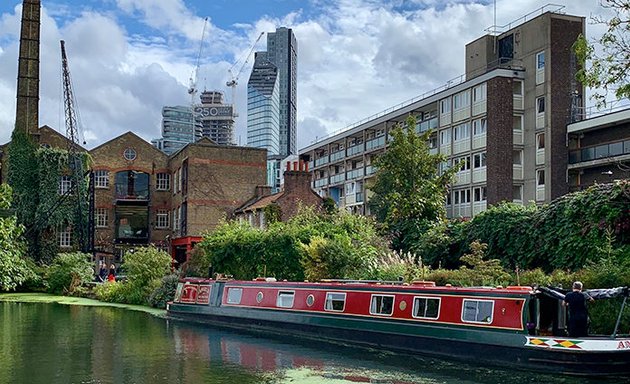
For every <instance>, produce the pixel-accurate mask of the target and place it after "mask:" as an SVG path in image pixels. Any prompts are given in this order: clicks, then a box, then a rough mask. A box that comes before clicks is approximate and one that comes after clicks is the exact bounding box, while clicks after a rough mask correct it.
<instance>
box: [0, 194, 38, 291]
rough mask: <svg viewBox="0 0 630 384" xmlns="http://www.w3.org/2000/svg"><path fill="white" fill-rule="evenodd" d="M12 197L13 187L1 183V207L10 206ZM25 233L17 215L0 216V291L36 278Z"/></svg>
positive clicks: (11, 288)
mask: <svg viewBox="0 0 630 384" xmlns="http://www.w3.org/2000/svg"><path fill="white" fill-rule="evenodd" d="M11 198H12V190H11V187H10V186H8V185H7V184H2V185H0V209H7V208H9V206H10V204H11ZM23 233H24V227H23V226H22V225H19V224H17V219H16V218H15V216H10V217H4V218H0V271H1V273H0V291H12V290H15V289H16V288H18V287H19V286H20V285H22V284H24V283H26V282H27V281H29V280H30V279H34V278H35V274H34V273H33V271H32V270H31V268H29V265H28V264H27V261H26V257H25V253H26V243H25V242H24V241H23V239H22V235H23Z"/></svg>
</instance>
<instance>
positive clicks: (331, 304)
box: [324, 292, 346, 312]
mask: <svg viewBox="0 0 630 384" xmlns="http://www.w3.org/2000/svg"><path fill="white" fill-rule="evenodd" d="M345 306H346V294H345V293H340V292H327V293H326V304H325V305H324V310H326V311H337V312H343V310H344V308H345Z"/></svg>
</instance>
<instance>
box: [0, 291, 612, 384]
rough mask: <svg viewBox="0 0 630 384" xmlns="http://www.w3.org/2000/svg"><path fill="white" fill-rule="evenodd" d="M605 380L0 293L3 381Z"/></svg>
mask: <svg viewBox="0 0 630 384" xmlns="http://www.w3.org/2000/svg"><path fill="white" fill-rule="evenodd" d="M0 300H2V297H1V296H0ZM601 382H602V380H601V379H600V380H592V381H588V380H582V379H576V378H567V377H554V376H549V375H537V374H536V373H527V372H513V371H508V370H498V369H489V368H486V367H478V366H474V365H467V364H462V363H455V362H445V361H440V360H433V359H421V358H417V357H408V356H404V355H398V354H391V353H383V352H379V351H375V350H365V349H359V348H352V347H349V346H348V347H346V346H338V345H328V344H319V343H314V342H313V341H304V340H295V339H282V338H278V337H274V338H265V337H262V336H260V335H255V334H249V333H240V332H235V331H230V330H225V329H218V328H211V327H206V326H203V325H195V324H187V323H182V322H173V321H168V320H166V319H164V318H161V317H157V316H155V314H150V313H145V312H138V311H130V310H128V309H122V308H114V307H103V306H82V305H65V304H58V303H32V302H27V303H21V302H3V301H0V384H4V383H6V384H9V383H11V384H13V383H63V384H66V383H147V384H157V383H226V384H249V383H327V384H337V383H379V384H405V383H427V384H434V383H435V384H436V383H448V384H450V383H464V384H467V383H492V384H503V383H571V384H581V383H601ZM610 382H611V383H612V382H615V381H610Z"/></svg>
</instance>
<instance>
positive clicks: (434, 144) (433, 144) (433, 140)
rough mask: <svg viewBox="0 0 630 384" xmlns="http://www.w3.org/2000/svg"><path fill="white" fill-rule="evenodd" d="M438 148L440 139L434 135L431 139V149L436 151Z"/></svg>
mask: <svg viewBox="0 0 630 384" xmlns="http://www.w3.org/2000/svg"><path fill="white" fill-rule="evenodd" d="M437 147H438V138H437V135H432V136H431V137H429V149H434V148H437Z"/></svg>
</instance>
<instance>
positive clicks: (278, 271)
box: [191, 208, 385, 281]
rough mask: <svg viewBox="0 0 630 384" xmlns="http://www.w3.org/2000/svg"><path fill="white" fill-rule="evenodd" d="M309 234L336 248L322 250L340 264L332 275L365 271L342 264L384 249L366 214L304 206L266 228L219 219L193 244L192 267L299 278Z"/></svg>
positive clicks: (305, 261)
mask: <svg viewBox="0 0 630 384" xmlns="http://www.w3.org/2000/svg"><path fill="white" fill-rule="evenodd" d="M314 238H319V239H321V240H318V241H319V243H318V244H320V245H321V244H323V243H325V244H326V248H325V249H323V248H320V249H319V250H320V251H322V252H324V251H325V252H328V249H330V247H333V248H334V249H336V250H337V251H339V252H341V253H338V254H334V255H333V254H331V253H326V255H327V257H328V256H330V257H329V258H327V259H326V260H327V261H328V263H329V264H330V265H333V264H334V265H337V266H339V267H340V269H339V270H338V271H334V273H335V276H341V277H348V276H349V275H350V274H352V275H353V276H356V275H357V274H359V273H364V272H365V270H364V269H363V270H361V269H359V270H353V271H351V268H349V267H346V263H348V264H350V265H354V266H356V265H361V266H367V263H368V261H369V260H371V259H372V258H374V257H376V255H377V254H378V252H380V251H382V250H383V249H385V246H384V243H383V242H382V240H381V239H380V238H379V236H378V235H377V234H376V230H375V229H374V226H373V223H372V221H371V220H370V219H369V218H366V217H362V216H353V215H350V214H347V213H335V214H332V215H329V214H323V213H319V212H316V211H314V210H313V209H311V208H303V209H301V210H300V212H299V213H298V215H296V216H295V217H293V218H291V219H290V220H289V221H287V222H276V223H273V224H270V225H269V227H268V228H267V229H266V230H260V229H257V228H253V227H251V226H250V225H248V224H246V223H239V222H227V223H223V224H222V225H220V226H219V227H218V228H217V229H216V230H214V231H213V232H211V233H208V234H206V235H205V236H204V239H203V241H202V242H201V243H199V244H198V245H197V248H199V249H200V251H201V252H200V254H199V255H193V258H192V260H191V267H192V268H193V269H195V270H198V271H202V272H203V271H207V270H208V266H209V265H212V266H213V267H214V270H215V271H217V272H221V273H226V274H230V275H233V276H234V277H236V278H239V279H252V278H255V277H258V276H274V277H276V278H278V279H287V280H296V281H299V280H303V279H304V277H305V275H306V274H307V271H306V270H305V268H304V267H305V266H307V267H308V266H313V263H312V262H311V261H309V258H310V257H311V256H309V255H308V253H307V252H306V250H307V249H309V247H310V243H311V241H312V240H313V239H314ZM313 247H314V246H313ZM315 249H316V248H313V250H314V251H315ZM309 273H315V272H312V271H309ZM204 274H205V273H204ZM327 277H331V276H327Z"/></svg>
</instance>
